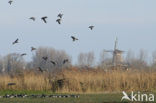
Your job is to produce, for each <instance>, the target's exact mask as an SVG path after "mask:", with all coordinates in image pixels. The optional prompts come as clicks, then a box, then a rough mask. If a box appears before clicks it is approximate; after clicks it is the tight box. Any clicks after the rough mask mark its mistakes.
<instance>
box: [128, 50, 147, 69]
mask: <svg viewBox="0 0 156 103" xmlns="http://www.w3.org/2000/svg"><path fill="white" fill-rule="evenodd" d="M146 60H147V53H146V52H145V50H143V49H141V50H140V52H139V54H138V55H137V56H135V55H134V53H133V52H132V51H128V53H127V56H126V62H127V64H128V65H129V66H130V67H131V68H135V69H145V68H147V62H146Z"/></svg>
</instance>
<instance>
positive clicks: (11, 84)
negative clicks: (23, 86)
mask: <svg viewBox="0 0 156 103" xmlns="http://www.w3.org/2000/svg"><path fill="white" fill-rule="evenodd" d="M13 85H16V83H8V86H13Z"/></svg>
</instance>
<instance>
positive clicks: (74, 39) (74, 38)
mask: <svg viewBox="0 0 156 103" xmlns="http://www.w3.org/2000/svg"><path fill="white" fill-rule="evenodd" d="M71 38H72V39H73V42H74V41H76V40H79V39H77V38H76V37H74V36H71Z"/></svg>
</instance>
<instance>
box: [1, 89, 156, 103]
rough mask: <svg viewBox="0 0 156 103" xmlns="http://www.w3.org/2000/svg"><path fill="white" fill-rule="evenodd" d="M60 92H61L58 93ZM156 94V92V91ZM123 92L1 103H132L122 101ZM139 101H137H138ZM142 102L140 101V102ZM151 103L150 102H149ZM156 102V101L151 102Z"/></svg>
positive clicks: (14, 99) (27, 92) (6, 92)
mask: <svg viewBox="0 0 156 103" xmlns="http://www.w3.org/2000/svg"><path fill="white" fill-rule="evenodd" d="M13 93H14V94H20V93H21V94H22V93H25V94H28V95H30V94H47V95H48V94H53V93H52V92H50V91H47V92H45V91H43V92H41V91H1V92H0V95H5V94H13ZM58 94H59V93H58ZM155 95H156V93H155ZM122 96H123V95H122V93H103V94H80V97H79V98H12V99H6V98H1V99H0V103H130V102H126V101H125V102H121V97H122ZM136 103H137V102H136ZM138 103H140V102H138ZM143 103H144V102H143ZM147 103H149V102H147ZM151 103H156V102H151Z"/></svg>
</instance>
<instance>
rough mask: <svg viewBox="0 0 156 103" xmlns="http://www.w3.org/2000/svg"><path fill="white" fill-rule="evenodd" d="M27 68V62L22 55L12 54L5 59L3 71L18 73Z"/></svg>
mask: <svg viewBox="0 0 156 103" xmlns="http://www.w3.org/2000/svg"><path fill="white" fill-rule="evenodd" d="M24 67H25V61H24V59H23V58H22V57H21V56H20V54H16V53H12V54H8V55H7V56H5V57H4V58H3V70H4V71H6V72H18V71H20V70H22V69H24Z"/></svg>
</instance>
